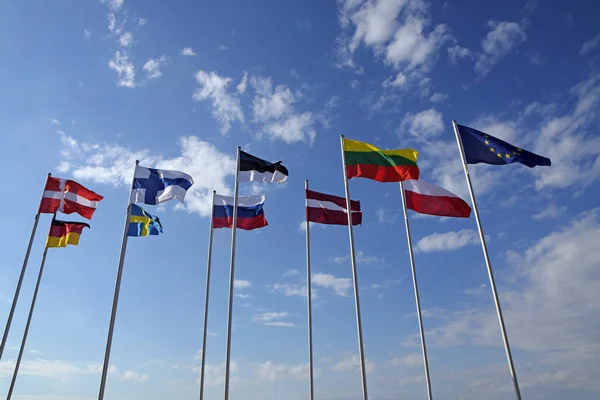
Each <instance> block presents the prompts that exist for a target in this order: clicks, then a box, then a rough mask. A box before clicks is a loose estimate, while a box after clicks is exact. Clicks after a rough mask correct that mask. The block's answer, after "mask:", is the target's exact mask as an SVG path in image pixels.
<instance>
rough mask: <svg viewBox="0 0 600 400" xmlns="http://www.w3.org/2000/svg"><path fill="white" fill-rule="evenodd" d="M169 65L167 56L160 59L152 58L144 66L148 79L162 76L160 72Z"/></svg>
mask: <svg viewBox="0 0 600 400" xmlns="http://www.w3.org/2000/svg"><path fill="white" fill-rule="evenodd" d="M166 63H167V56H164V55H163V56H160V57H159V58H150V59H148V61H146V63H145V64H144V71H145V72H146V78H148V79H156V78H159V77H160V76H161V75H162V71H161V70H160V69H161V68H162V67H164V66H165V64H166Z"/></svg>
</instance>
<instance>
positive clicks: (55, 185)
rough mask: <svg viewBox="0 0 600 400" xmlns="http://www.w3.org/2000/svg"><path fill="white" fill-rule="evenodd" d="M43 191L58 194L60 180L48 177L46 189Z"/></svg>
mask: <svg viewBox="0 0 600 400" xmlns="http://www.w3.org/2000/svg"><path fill="white" fill-rule="evenodd" d="M44 190H49V191H52V192H60V191H61V190H60V178H53V177H51V176H49V177H48V180H47V181H46V187H45V188H44Z"/></svg>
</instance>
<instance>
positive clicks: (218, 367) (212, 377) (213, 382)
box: [192, 360, 240, 387]
mask: <svg viewBox="0 0 600 400" xmlns="http://www.w3.org/2000/svg"><path fill="white" fill-rule="evenodd" d="M239 371H240V367H239V364H238V363H237V361H234V360H232V361H231V363H230V364H229V373H230V383H235V382H238V381H239V377H238V376H237V375H238V373H239ZM192 372H193V373H194V374H195V375H197V376H198V375H199V374H200V367H199V366H198V367H194V368H192ZM224 382H225V363H221V364H206V365H205V366H204V384H205V385H206V386H208V387H214V386H220V385H223V384H224Z"/></svg>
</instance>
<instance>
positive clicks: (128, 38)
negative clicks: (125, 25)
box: [119, 32, 133, 47]
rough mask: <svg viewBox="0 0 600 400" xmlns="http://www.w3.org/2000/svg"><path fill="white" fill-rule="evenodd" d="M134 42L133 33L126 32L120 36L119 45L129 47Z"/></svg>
mask: <svg viewBox="0 0 600 400" xmlns="http://www.w3.org/2000/svg"><path fill="white" fill-rule="evenodd" d="M132 43H133V35H132V34H131V32H125V33H124V34H122V35H121V36H119V45H121V47H129V46H131V44H132Z"/></svg>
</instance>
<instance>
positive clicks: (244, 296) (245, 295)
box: [234, 293, 250, 299]
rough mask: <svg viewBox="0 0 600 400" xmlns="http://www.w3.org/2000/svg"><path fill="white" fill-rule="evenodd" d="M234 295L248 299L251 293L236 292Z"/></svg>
mask: <svg viewBox="0 0 600 400" xmlns="http://www.w3.org/2000/svg"><path fill="white" fill-rule="evenodd" d="M234 296H235V297H237V298H238V299H248V298H250V295H249V294H241V293H236V294H234Z"/></svg>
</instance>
